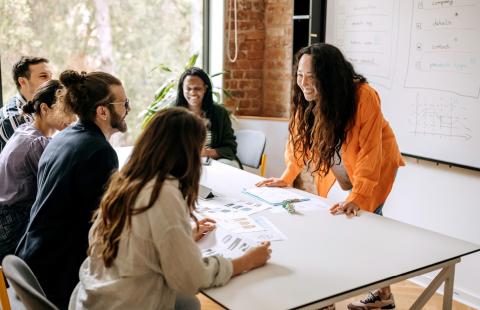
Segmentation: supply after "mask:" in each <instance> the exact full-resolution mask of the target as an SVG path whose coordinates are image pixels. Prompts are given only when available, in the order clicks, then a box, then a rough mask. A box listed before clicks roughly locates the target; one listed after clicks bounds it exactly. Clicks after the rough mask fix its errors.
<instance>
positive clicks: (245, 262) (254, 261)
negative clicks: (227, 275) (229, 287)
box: [232, 241, 272, 276]
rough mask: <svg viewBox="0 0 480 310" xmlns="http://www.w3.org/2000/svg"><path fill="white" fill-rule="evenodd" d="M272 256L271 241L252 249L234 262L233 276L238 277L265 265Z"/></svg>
mask: <svg viewBox="0 0 480 310" xmlns="http://www.w3.org/2000/svg"><path fill="white" fill-rule="evenodd" d="M271 254H272V249H271V248H270V242H269V241H264V242H262V243H261V244H260V245H258V246H255V247H251V248H250V249H248V251H247V252H245V254H243V255H242V256H240V257H239V258H236V259H234V260H232V264H233V275H234V276H236V275H239V274H241V273H244V272H247V271H250V270H252V269H255V268H258V267H261V266H263V265H265V264H266V263H267V261H268V260H269V259H270V256H271Z"/></svg>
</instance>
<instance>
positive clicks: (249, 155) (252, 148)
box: [235, 129, 267, 176]
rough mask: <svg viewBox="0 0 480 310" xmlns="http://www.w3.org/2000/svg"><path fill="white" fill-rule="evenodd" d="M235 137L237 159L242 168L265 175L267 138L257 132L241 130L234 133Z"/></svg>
mask: <svg viewBox="0 0 480 310" xmlns="http://www.w3.org/2000/svg"><path fill="white" fill-rule="evenodd" d="M235 135H236V137H237V157H238V159H239V160H240V162H241V163H242V165H244V166H248V167H251V168H255V169H258V168H260V175H261V176H264V175H265V161H266V156H265V153H264V151H265V145H266V143H267V137H266V136H265V134H264V133H263V132H261V131H258V130H250V129H242V130H238V131H237V132H235Z"/></svg>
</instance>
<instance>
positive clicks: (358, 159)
mask: <svg viewBox="0 0 480 310" xmlns="http://www.w3.org/2000/svg"><path fill="white" fill-rule="evenodd" d="M356 102H357V111H356V114H355V118H354V124H353V126H352V128H351V129H350V130H349V131H348V133H347V136H346V139H345V141H344V143H343V145H342V151H341V154H342V162H343V164H344V166H345V170H346V171H347V174H348V176H349V178H350V181H351V182H352V185H353V188H352V191H351V192H350V194H349V195H348V197H347V200H346V201H348V202H350V201H352V202H354V203H355V204H356V205H357V206H358V207H359V208H360V209H362V210H366V211H370V212H373V211H375V210H376V209H377V208H378V207H379V206H380V205H381V204H383V203H384V202H385V200H386V199H387V196H388V194H389V193H390V191H391V189H392V186H393V182H394V180H395V175H396V172H397V169H398V167H400V166H404V165H405V162H404V161H403V159H402V156H401V154H400V151H399V149H398V145H397V141H396V140H395V135H394V134H393V131H392V128H391V127H390V125H389V124H388V122H387V121H386V120H385V118H384V117H383V115H382V111H381V108H380V98H379V96H378V94H377V92H376V91H375V90H374V89H373V88H372V87H370V86H369V85H368V84H367V83H362V84H359V86H358V88H357V94H356ZM305 156H308V155H307V154H298V155H297V158H298V160H296V159H295V157H294V154H293V147H292V145H291V143H290V139H289V141H288V142H287V147H286V150H285V162H286V165H287V168H286V170H285V171H284V172H283V174H282V176H281V178H282V179H283V181H285V182H286V183H287V184H289V185H291V184H292V183H293V180H294V179H295V178H296V177H297V175H298V174H299V173H300V172H301V171H302V169H303V167H304V161H303V159H304V158H305ZM314 180H315V184H316V187H317V193H318V194H319V195H320V196H323V197H326V196H327V194H328V192H329V191H330V189H331V188H332V185H333V184H334V182H335V180H336V179H335V176H334V174H333V172H332V170H330V171H329V172H328V173H327V175H326V176H321V175H319V174H318V173H315V174H314Z"/></svg>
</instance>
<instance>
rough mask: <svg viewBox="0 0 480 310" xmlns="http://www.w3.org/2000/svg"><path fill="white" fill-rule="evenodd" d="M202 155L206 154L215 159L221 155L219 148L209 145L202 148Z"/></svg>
mask: <svg viewBox="0 0 480 310" xmlns="http://www.w3.org/2000/svg"><path fill="white" fill-rule="evenodd" d="M201 156H206V157H210V158H213V159H217V158H218V157H219V155H218V153H217V150H215V149H211V148H208V147H204V148H203V149H202V153H201Z"/></svg>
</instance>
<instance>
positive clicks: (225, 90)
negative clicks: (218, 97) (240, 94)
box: [222, 88, 233, 99]
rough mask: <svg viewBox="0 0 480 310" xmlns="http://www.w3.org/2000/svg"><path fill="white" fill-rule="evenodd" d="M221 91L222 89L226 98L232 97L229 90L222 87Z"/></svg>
mask: <svg viewBox="0 0 480 310" xmlns="http://www.w3.org/2000/svg"><path fill="white" fill-rule="evenodd" d="M222 91H223V94H224V95H225V96H226V97H227V98H229V99H230V98H233V94H232V93H231V92H230V91H229V90H227V89H225V88H223V89H222Z"/></svg>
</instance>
